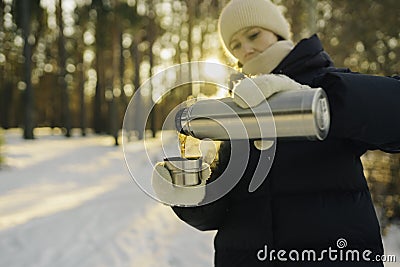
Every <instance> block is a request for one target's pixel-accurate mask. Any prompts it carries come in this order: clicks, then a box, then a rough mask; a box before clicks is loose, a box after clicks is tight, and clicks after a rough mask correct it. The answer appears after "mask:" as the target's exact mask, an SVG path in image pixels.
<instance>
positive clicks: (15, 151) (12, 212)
mask: <svg viewBox="0 0 400 267" xmlns="http://www.w3.org/2000/svg"><path fill="white" fill-rule="evenodd" d="M20 136H21V134H20V132H19V131H17V130H12V131H7V132H6V143H7V145H6V146H5V154H6V157H7V158H6V160H7V165H8V166H7V167H6V168H5V169H3V170H1V171H0V266H7V267H19V266H21V267H27V266H29V267H31V266H32V267H33V266H40V267H63V266H65V267H67V266H68V267H70V266H78V267H79V266H85V267H91V266H93V267H101V266H129V267H132V266H141V267H151V266H163V267H164V266H166V267H169V266H171V267H172V266H173V267H181V266H182V267H183V266H185V267H186V266H198V267H206V266H212V262H213V248H212V239H213V235H214V233H201V232H199V231H197V230H195V229H193V228H191V227H189V226H187V225H185V224H184V223H182V222H181V221H179V219H177V217H176V216H175V214H173V212H172V211H171V209H170V208H168V207H166V206H164V205H162V204H159V203H158V202H156V201H154V200H153V199H151V198H150V197H148V196H147V195H146V194H144V193H143V192H142V191H141V190H140V189H139V188H138V186H137V185H136V184H135V183H134V182H133V180H132V179H131V177H130V176H129V172H128V170H127V168H126V166H125V163H124V158H123V153H122V148H121V147H114V146H112V143H113V141H112V139H111V138H109V137H104V136H100V137H99V136H90V137H85V138H82V137H73V138H71V139H65V138H64V137H62V136H49V135H46V134H42V135H40V134H39V135H38V138H37V140H33V141H23V140H21V138H20ZM143 154H145V153H143V151H142V152H140V151H138V157H143ZM143 171H144V172H147V173H151V170H143Z"/></svg>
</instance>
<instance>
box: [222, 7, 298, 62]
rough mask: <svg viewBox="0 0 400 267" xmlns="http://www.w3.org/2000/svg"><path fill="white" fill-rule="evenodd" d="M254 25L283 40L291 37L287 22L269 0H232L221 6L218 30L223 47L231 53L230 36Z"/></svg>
mask: <svg viewBox="0 0 400 267" xmlns="http://www.w3.org/2000/svg"><path fill="white" fill-rule="evenodd" d="M254 26H257V27H262V28H264V29H266V30H269V31H271V32H273V33H275V34H276V35H279V36H280V37H282V38H283V39H284V40H290V39H291V32H290V26H289V23H288V22H287V21H286V19H285V18H284V16H283V15H282V13H281V12H280V10H279V8H278V7H277V6H276V5H275V4H273V3H272V2H271V1H270V0H232V1H230V2H229V3H228V4H227V5H226V6H225V7H224V8H223V10H222V12H221V15H220V17H219V20H218V32H219V36H220V38H221V40H222V43H223V45H224V46H225V49H226V50H227V51H229V52H230V53H231V55H232V51H231V49H230V48H229V42H230V41H231V38H232V36H233V35H234V34H235V33H236V32H238V31H240V30H242V29H244V28H247V27H254ZM232 56H233V55H232Z"/></svg>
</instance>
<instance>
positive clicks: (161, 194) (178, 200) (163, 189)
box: [151, 162, 211, 206]
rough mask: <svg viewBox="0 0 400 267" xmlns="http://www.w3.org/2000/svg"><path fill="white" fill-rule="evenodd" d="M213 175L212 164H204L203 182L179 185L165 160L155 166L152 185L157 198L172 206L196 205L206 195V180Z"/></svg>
mask: <svg viewBox="0 0 400 267" xmlns="http://www.w3.org/2000/svg"><path fill="white" fill-rule="evenodd" d="M210 175H211V169H210V165H209V164H207V163H203V164H202V172H201V177H200V178H201V183H200V184H199V185H196V186H185V187H182V186H177V185H174V184H173V183H172V177H171V174H170V173H169V171H168V169H167V168H166V167H165V162H158V163H157V164H156V165H155V166H154V171H153V175H152V177H151V185H152V187H153V190H154V192H155V193H156V196H157V198H158V199H159V200H160V201H161V202H163V203H165V204H167V205H170V206H196V205H198V204H199V203H200V202H201V201H202V200H203V199H204V197H205V195H206V187H205V184H206V181H207V179H208V178H209V177H210Z"/></svg>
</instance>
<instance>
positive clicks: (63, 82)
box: [57, 0, 71, 137]
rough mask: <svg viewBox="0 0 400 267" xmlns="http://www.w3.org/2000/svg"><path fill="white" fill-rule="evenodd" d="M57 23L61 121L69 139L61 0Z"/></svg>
mask: <svg viewBox="0 0 400 267" xmlns="http://www.w3.org/2000/svg"><path fill="white" fill-rule="evenodd" d="M57 21H58V27H59V36H58V55H59V57H60V58H59V81H58V82H59V84H60V89H61V114H62V115H61V121H62V124H63V125H62V126H64V128H65V136H66V137H71V113H70V108H69V94H68V87H67V82H66V80H65V76H66V74H67V71H66V68H65V65H66V61H67V53H66V50H65V37H64V32H63V31H64V22H63V18H62V0H59V1H58V8H57Z"/></svg>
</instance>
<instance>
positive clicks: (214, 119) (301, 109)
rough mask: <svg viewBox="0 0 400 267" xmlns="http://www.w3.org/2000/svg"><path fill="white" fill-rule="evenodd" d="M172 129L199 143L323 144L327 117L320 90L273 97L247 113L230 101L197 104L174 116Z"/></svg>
mask: <svg viewBox="0 0 400 267" xmlns="http://www.w3.org/2000/svg"><path fill="white" fill-rule="evenodd" d="M175 126H176V128H177V130H178V131H179V132H180V133H183V134H186V135H191V136H193V137H196V138H199V139H204V138H210V139H212V140H235V139H271V138H275V137H278V138H295V139H310V140H323V139H325V138H326V136H327V135H328V131H329V126H330V114H329V106H328V99H327V96H326V94H325V92H324V90H322V89H321V88H313V89H303V90H290V91H284V92H280V93H277V94H275V95H273V96H272V97H270V98H269V99H268V100H267V101H264V102H263V103H261V104H260V105H258V106H256V107H254V108H251V109H250V108H249V109H242V108H240V107H239V106H237V105H236V104H235V103H234V102H233V99H232V98H223V99H205V100H199V101H197V102H195V103H194V104H192V105H191V106H188V107H185V108H183V109H180V110H179V111H178V112H177V114H176V117H175Z"/></svg>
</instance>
